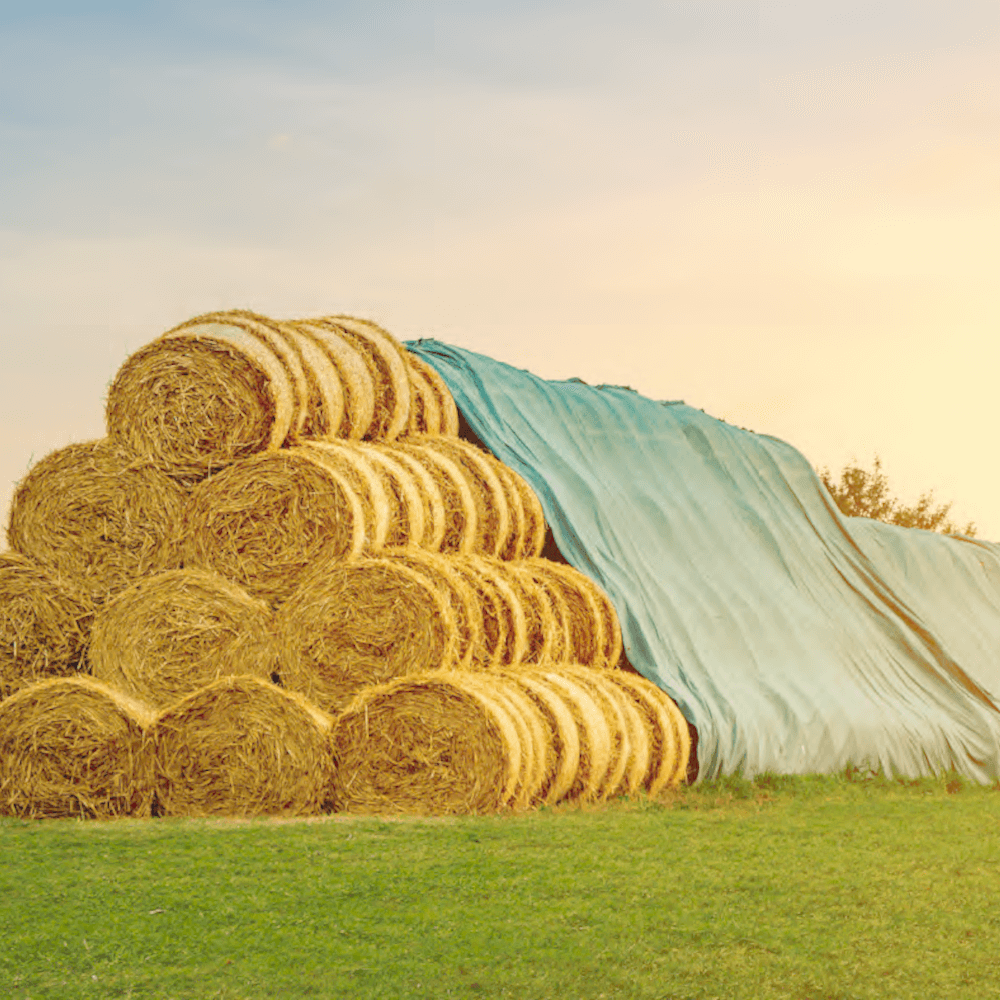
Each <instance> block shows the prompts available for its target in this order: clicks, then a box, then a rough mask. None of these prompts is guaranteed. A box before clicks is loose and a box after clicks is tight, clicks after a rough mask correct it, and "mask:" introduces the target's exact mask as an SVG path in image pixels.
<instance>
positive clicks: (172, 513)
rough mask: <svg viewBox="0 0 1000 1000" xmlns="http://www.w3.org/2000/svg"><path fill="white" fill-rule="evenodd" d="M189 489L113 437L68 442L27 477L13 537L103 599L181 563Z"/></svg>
mask: <svg viewBox="0 0 1000 1000" xmlns="http://www.w3.org/2000/svg"><path fill="white" fill-rule="evenodd" d="M186 497H187V490H186V489H185V488H184V487H182V486H181V485H179V484H178V483H176V482H175V481H174V480H173V479H171V478H170V477H169V476H167V475H165V474H164V473H163V472H161V471H159V470H158V469H156V468H154V467H153V466H151V465H149V464H148V463H145V462H141V461H138V460H136V459H134V458H131V457H129V456H128V455H127V454H125V453H124V452H123V451H121V450H120V449H119V448H117V447H116V446H115V445H114V444H113V443H112V442H110V441H109V440H108V439H107V438H103V439H101V440H98V441H87V442H82V443H78V444H71V445H69V446H68V447H65V448H60V449H59V450H58V451H54V452H52V453H51V454H49V455H47V456H46V457H45V458H43V459H42V460H41V461H40V462H37V463H36V464H35V465H34V466H33V467H32V468H31V470H30V471H29V472H28V474H27V475H26V476H25V477H24V479H22V480H21V482H20V483H19V485H18V487H17V490H16V491H15V493H14V498H13V501H12V503H11V508H10V523H9V526H8V529H7V538H8V540H9V542H10V546H11V548H12V549H14V550H15V551H17V552H19V553H21V554H22V555H25V556H27V557H28V558H29V559H32V560H34V561H35V562H37V563H39V564H41V565H43V566H47V567H49V568H50V569H52V570H53V571H54V572H55V573H57V574H58V575H59V576H61V577H62V578H63V579H65V580H66V581H67V582H68V583H69V584H70V585H71V586H73V587H75V588H77V589H79V590H81V591H83V592H84V593H85V594H87V595H88V597H89V598H90V599H91V600H93V601H95V602H97V603H100V602H102V601H104V600H106V599H107V598H108V597H110V596H112V595H114V594H116V593H118V591H120V590H124V589H125V587H127V586H128V585H129V584H130V583H131V582H132V581H133V580H135V579H137V578H139V577H142V576H147V575H149V574H151V573H156V572H159V571H160V570H162V569H168V568H170V567H171V566H173V565H175V563H174V562H173V559H174V554H173V552H172V550H171V541H172V539H173V538H174V537H175V535H176V532H177V526H178V519H179V517H180V515H181V511H182V508H183V506H184V503H185V500H186Z"/></svg>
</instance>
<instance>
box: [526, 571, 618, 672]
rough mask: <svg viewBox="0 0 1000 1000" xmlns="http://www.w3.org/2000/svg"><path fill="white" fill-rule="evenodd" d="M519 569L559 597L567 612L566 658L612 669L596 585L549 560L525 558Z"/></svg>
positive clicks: (603, 613) (561, 605) (603, 616)
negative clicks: (607, 659) (607, 657)
mask: <svg viewBox="0 0 1000 1000" xmlns="http://www.w3.org/2000/svg"><path fill="white" fill-rule="evenodd" d="M518 566H519V567H520V568H521V569H523V570H524V571H525V572H527V573H530V574H531V575H532V577H533V578H534V579H535V580H536V581H537V582H538V583H540V584H541V585H542V586H544V587H545V588H546V589H547V591H548V593H549V594H550V595H552V594H554V593H556V592H558V594H559V595H560V597H561V604H560V605H559V607H560V610H561V609H562V608H565V609H566V611H565V623H566V629H567V652H566V655H565V659H566V660H569V661H571V662H573V663H582V664H585V665H586V666H591V667H607V666H609V664H608V663H607V661H606V660H605V656H606V651H605V636H604V628H605V626H604V621H605V612H604V610H603V609H602V606H601V601H600V597H599V595H598V593H597V587H596V585H595V584H594V583H592V582H591V581H590V580H589V579H588V578H587V577H585V576H584V575H583V574H582V573H581V572H580V571H579V570H576V569H574V568H573V567H572V566H568V565H566V564H565V563H557V562H552V561H551V560H549V559H541V558H533V559H524V560H522V561H521V562H519V563H518Z"/></svg>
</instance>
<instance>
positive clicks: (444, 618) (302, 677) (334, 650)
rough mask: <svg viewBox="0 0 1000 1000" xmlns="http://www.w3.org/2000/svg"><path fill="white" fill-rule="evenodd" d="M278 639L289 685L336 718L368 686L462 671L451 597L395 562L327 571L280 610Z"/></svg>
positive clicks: (317, 574) (369, 561)
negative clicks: (439, 671)
mask: <svg viewBox="0 0 1000 1000" xmlns="http://www.w3.org/2000/svg"><path fill="white" fill-rule="evenodd" d="M278 634H279V636H280V640H281V642H282V645H283V657H282V660H283V663H284V670H283V673H282V676H281V679H282V682H283V683H284V684H285V685H286V686H287V687H289V688H292V689H294V690H296V691H301V692H302V693H303V694H305V695H306V696H307V697H308V698H310V699H311V700H312V701H314V702H315V703H316V704H317V705H319V706H320V707H321V708H323V709H325V710H327V711H330V712H336V711H339V710H340V709H341V708H343V706H344V705H346V704H347V702H348V701H349V700H350V699H351V698H352V697H353V696H354V694H355V692H356V691H357V690H358V689H360V688H362V687H365V686H366V685H370V684H380V683H382V682H384V681H387V680H390V679H392V678H394V677H400V676H402V675H404V674H413V673H422V672H424V671H428V670H437V669H443V668H454V667H455V666H456V665H457V652H458V627H457V625H456V623H455V618H454V616H453V614H452V611H451V607H450V605H449V600H448V598H447V597H446V596H445V594H443V593H442V592H441V590H440V589H439V588H438V587H437V586H436V585H435V584H434V583H433V582H432V581H431V579H430V578H429V577H428V576H427V575H425V574H424V573H421V572H417V571H416V570H415V569H412V568H411V567H409V566H407V565H405V564H404V563H403V562H401V561H399V560H395V559H391V558H365V559H359V560H356V561H354V562H351V563H346V564H342V565H329V566H326V567H322V568H320V570H319V571H317V572H315V573H313V574H312V575H311V576H310V577H309V578H308V579H307V580H306V581H305V582H304V583H303V584H302V586H301V588H300V589H299V590H298V591H297V592H296V593H295V594H293V595H292V596H291V597H290V598H289V599H288V600H287V601H286V602H285V604H284V605H283V606H282V607H281V609H280V610H279V612H278Z"/></svg>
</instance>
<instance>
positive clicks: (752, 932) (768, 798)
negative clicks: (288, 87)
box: [0, 774, 1000, 1000]
mask: <svg viewBox="0 0 1000 1000" xmlns="http://www.w3.org/2000/svg"><path fill="white" fill-rule="evenodd" d="M0 933H2V949H0V995H2V996H5V997H11V998H12V1000H14V998H16V1000H27V998H33V1000H34V998H42V997H46V998H55V997H59V998H63V997H65V998H78V997H79V998H86V997H135V998H138V997H143V998H146V997H149V998H153V997H156V998H161V997H162V998H168V997H169V998H198V1000H203V998H209V997H222V998H227V1000H235V998H255V1000H256V998H265V997H286V998H293V997H324V998H325V997H338V998H340V997H343V998H369V997H378V998H386V1000H397V998H398V1000H402V998H408V997H427V998H438V997H516V998H523V1000H535V998H548V997H553V998H559V1000H574V998H601V997H605V998H611V997H616V998H627V1000H647V998H649V1000H652V998H685V1000H686V998H696V997H697V998H709V997H719V998H754V1000H764V998H771V997H774V998H777V997H783V998H794V1000H819V998H824V1000H825V998H855V997H858V998H862V997H863V998H870V1000H890V998H897V997H898V998H901V1000H915V998H921V1000H922V998H931V1000H941V998H952V997H953V998H960V1000H978V998H983V1000H986V998H989V1000H995V998H996V996H997V994H998V983H1000V946H998V941H1000V790H997V789H987V788H979V787H975V786H970V785H966V784H963V783H961V782H959V781H957V780H955V779H951V780H950V781H948V780H946V779H944V778H942V779H940V780H936V781H925V782H920V783H916V784H912V785H905V784H900V783H895V782H888V781H885V780H884V779H880V778H876V779H874V780H861V775H857V774H856V775H854V776H853V778H847V777H844V776H840V777H826V778H797V779H790V778H769V777H766V776H765V777H763V778H761V779H758V781H757V782H755V783H753V784H751V783H748V782H743V781H738V780H729V781H723V782H719V783H714V784H707V785H705V786H702V787H698V788H696V789H684V790H681V791H680V792H678V793H676V794H675V795H672V796H669V797H667V798H665V799H664V800H663V801H662V802H657V803H652V802H616V803H611V804H608V805H605V806H601V807H593V808H573V809H556V810H542V811H539V812H535V813H530V814H524V815H518V816H496V817H479V818H461V819H442V820H416V819H405V820H394V821H386V820H380V819H374V818H345V817H327V818H324V819H322V820H318V821H314V822H305V821H303V822H279V821H257V822H252V823H239V822H227V821H217V822H213V821H187V820H186V821H179V820H169V821H168V820H153V821H146V822H139V821H121V822H118V823H86V822H69V821H67V822H56V821H48V822H20V821H16V820H10V819H7V820H2V821H0Z"/></svg>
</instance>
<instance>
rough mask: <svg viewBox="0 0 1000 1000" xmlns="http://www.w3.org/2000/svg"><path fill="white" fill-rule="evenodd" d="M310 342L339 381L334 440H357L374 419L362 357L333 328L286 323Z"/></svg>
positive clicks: (372, 393) (303, 322)
mask: <svg viewBox="0 0 1000 1000" xmlns="http://www.w3.org/2000/svg"><path fill="white" fill-rule="evenodd" d="M287 325H288V326H291V327H293V328H294V329H296V330H298V331H299V333H301V334H303V335H305V336H307V337H309V338H311V339H312V340H314V341H315V342H316V343H317V344H318V345H319V346H320V348H321V349H322V350H323V352H324V354H326V356H327V358H328V359H329V361H330V363H331V364H332V365H333V366H334V368H335V369H336V371H337V375H338V376H339V378H340V386H341V391H342V393H343V396H344V410H343V414H342V416H341V421H340V427H339V428H338V429H337V431H336V432H335V433H334V434H333V435H332V436H334V437H339V438H344V439H349V440H352V441H360V440H361V439H362V438H363V437H364V436H365V435H366V434H367V433H368V430H369V428H370V427H371V424H372V420H373V419H374V416H375V383H374V382H373V381H372V376H371V372H370V371H369V370H368V365H367V363H366V362H365V359H364V357H363V356H362V354H361V353H360V352H359V351H358V350H357V349H356V348H355V347H353V346H352V345H351V344H349V343H348V342H347V341H346V340H345V339H344V338H343V337H342V336H340V334H339V333H338V332H337V331H336V328H335V327H333V326H330V325H328V324H324V323H320V322H312V321H309V320H293V321H291V322H290V323H288V324H287Z"/></svg>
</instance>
